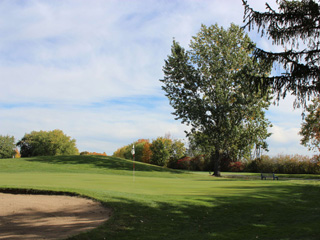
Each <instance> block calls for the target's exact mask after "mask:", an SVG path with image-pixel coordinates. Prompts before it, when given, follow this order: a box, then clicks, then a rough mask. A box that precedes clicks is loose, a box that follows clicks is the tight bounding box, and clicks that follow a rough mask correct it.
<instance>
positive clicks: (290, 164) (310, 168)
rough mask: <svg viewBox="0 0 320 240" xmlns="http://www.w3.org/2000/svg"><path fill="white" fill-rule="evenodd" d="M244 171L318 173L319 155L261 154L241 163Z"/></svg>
mask: <svg viewBox="0 0 320 240" xmlns="http://www.w3.org/2000/svg"><path fill="white" fill-rule="evenodd" d="M242 170H243V171H246V172H276V173H288V174H290V173H297V174H319V173H320V156H313V157H308V156H302V155H278V156H275V157H269V156H262V157H261V158H257V159H255V160H253V161H249V162H247V163H243V169H242Z"/></svg>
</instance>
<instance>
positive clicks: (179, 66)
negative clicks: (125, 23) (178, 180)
mask: <svg viewBox="0 0 320 240" xmlns="http://www.w3.org/2000/svg"><path fill="white" fill-rule="evenodd" d="M253 51H254V44H253V43H252V42H251V40H250V39H249V37H248V36H247V35H246V34H245V33H244V31H243V30H242V29H240V27H238V26H236V25H234V24H231V26H230V28H229V29H228V30H225V29H223V28H220V27H218V26H217V25H213V26H210V27H206V26H204V25H203V26H202V28H201V30H200V32H199V33H198V34H197V35H196V36H195V37H193V40H192V41H191V43H190V50H188V51H185V50H184V48H182V47H181V46H180V45H179V44H178V43H177V42H176V41H173V45H172V48H171V55H170V56H168V59H167V60H165V66H164V68H163V71H164V79H163V80H161V81H162V82H163V84H164V86H163V90H164V91H165V92H166V96H167V97H168V98H169V101H170V104H171V105H172V107H173V108H174V109H175V111H174V113H173V114H174V115H175V116H176V119H181V120H182V123H186V124H187V125H190V126H191V131H190V132H189V133H188V134H189V135H190V134H192V135H193V136H194V137H195V139H196V141H197V142H198V143H200V144H203V145H205V146H206V147H207V148H208V149H210V151H211V156H212V161H213V162H214V166H215V167H214V174H215V175H216V176H220V160H221V156H222V155H223V154H225V153H229V154H231V153H232V154H238V155H243V154H245V153H246V152H248V151H250V150H251V148H252V147H253V145H255V144H256V145H258V146H261V147H262V148H266V147H267V144H266V142H265V141H264V140H265V139H266V138H267V137H268V136H269V134H268V133H267V127H268V126H269V122H268V121H267V120H266V119H265V114H264V110H263V109H264V108H267V107H268V106H269V101H268V96H262V95H261V94H260V93H258V94H256V93H253V92H252V91H250V89H249V85H250V82H249V81H248V80H247V79H246V78H245V76H246V72H247V71H250V72H251V74H253V75H255V76H266V75H268V74H269V72H270V65H269V64H265V63H264V62H263V61H261V62H258V61H257V60H256V59H254V58H253V57H252V52H253Z"/></svg>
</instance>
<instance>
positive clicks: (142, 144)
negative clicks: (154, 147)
mask: <svg viewBox="0 0 320 240" xmlns="http://www.w3.org/2000/svg"><path fill="white" fill-rule="evenodd" d="M133 145H134V149H135V161H138V162H144V161H149V160H150V156H149V155H147V154H148V153H147V150H144V149H145V148H148V147H150V143H149V140H147V139H139V140H138V141H136V142H134V143H131V144H129V145H126V146H124V147H121V148H119V149H117V150H116V151H115V152H114V153H113V156H114V157H120V158H125V159H132V154H131V150H132V147H133ZM144 152H145V156H144V157H145V159H143V154H144Z"/></svg>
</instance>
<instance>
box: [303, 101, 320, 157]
mask: <svg viewBox="0 0 320 240" xmlns="http://www.w3.org/2000/svg"><path fill="white" fill-rule="evenodd" d="M307 113H308V115H307V116H306V118H305V119H304V122H303V123H302V126H301V131H300V135H302V136H303V138H302V139H301V144H303V145H304V146H306V147H309V149H310V150H312V149H315V150H318V151H320V99H319V98H315V99H314V100H313V101H312V103H311V104H310V105H309V106H308V107H307Z"/></svg>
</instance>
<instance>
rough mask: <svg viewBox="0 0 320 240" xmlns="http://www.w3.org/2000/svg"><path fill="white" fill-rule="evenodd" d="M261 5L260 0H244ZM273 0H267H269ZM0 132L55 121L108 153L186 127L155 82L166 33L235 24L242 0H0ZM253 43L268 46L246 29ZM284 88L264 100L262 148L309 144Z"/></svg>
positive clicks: (18, 133) (286, 149) (18, 134)
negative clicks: (274, 100)
mask: <svg viewBox="0 0 320 240" xmlns="http://www.w3.org/2000/svg"><path fill="white" fill-rule="evenodd" d="M248 2H249V3H250V4H251V5H252V6H253V7H254V8H255V9H258V10H264V1H254V0H249V1H248ZM268 2H269V3H271V5H272V6H275V3H274V2H275V1H274V0H272V1H268ZM0 15H1V20H0V134H1V135H7V134H8V135H12V136H14V137H15V138H16V140H19V139H21V138H22V137H23V135H24V134H25V133H30V132H31V131H33V130H35V131H39V130H45V131H49V130H53V129H61V130H63V131H64V133H65V134H67V135H69V136H71V137H72V138H75V139H76V140H77V146H78V148H79V150H80V151H96V152H106V153H107V154H112V153H113V152H114V151H115V150H116V149H117V148H119V147H122V146H124V145H126V144H129V143H131V142H133V141H135V140H137V139H139V138H147V139H151V140H152V139H154V138H156V137H158V136H163V135H164V134H166V133H170V134H171V136H173V137H174V138H179V139H184V138H185V134H184V130H185V129H186V127H185V126H183V125H182V124H181V123H180V122H179V121H175V120H174V116H173V115H171V112H172V111H173V109H172V108H171V107H170V105H169V104H168V100H167V98H166V97H165V96H164V92H163V91H162V90H161V83H160V82H159V79H162V78H163V73H162V66H163V64H164V59H166V57H167V55H168V54H170V46H171V43H172V40H173V38H175V39H176V40H177V41H178V42H180V43H181V45H183V46H184V47H186V48H187V46H188V44H189V42H190V39H191V37H192V36H193V35H195V34H196V33H197V32H198V31H199V29H200V26H201V24H206V25H211V24H215V23H217V24H218V25H220V26H224V27H225V28H227V27H228V26H229V25H230V23H232V22H233V23H236V24H238V25H242V19H243V6H242V1H241V0H224V1H220V0H180V1H175V0H173V1H169V0H162V1H161V0H160V1H159V0H113V1H112V0H93V1H87V0H63V1H51V0H50V1H49V0H29V1H23V0H0ZM249 36H250V37H251V38H252V40H253V41H255V42H257V44H258V46H260V47H263V48H265V49H272V50H275V49H277V48H275V47H273V46H272V45H271V43H270V41H268V40H267V39H261V38H260V37H259V35H258V34H256V33H255V32H251V33H249ZM292 100H293V98H290V97H289V98H287V99H285V100H283V101H281V102H280V105H279V106H272V107H271V108H270V110H269V111H268V112H267V117H268V118H269V120H270V121H271V122H272V124H273V125H274V127H273V128H271V129H270V131H271V132H272V133H273V135H272V136H271V137H270V138H269V139H268V143H269V149H270V152H269V154H270V155H277V154H279V153H285V154H295V153H298V154H308V155H312V153H310V152H308V151H307V148H305V147H303V146H301V145H300V136H299V135H298V132H299V128H300V125H301V122H302V119H301V111H300V110H295V111H294V110H293V107H292Z"/></svg>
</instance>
